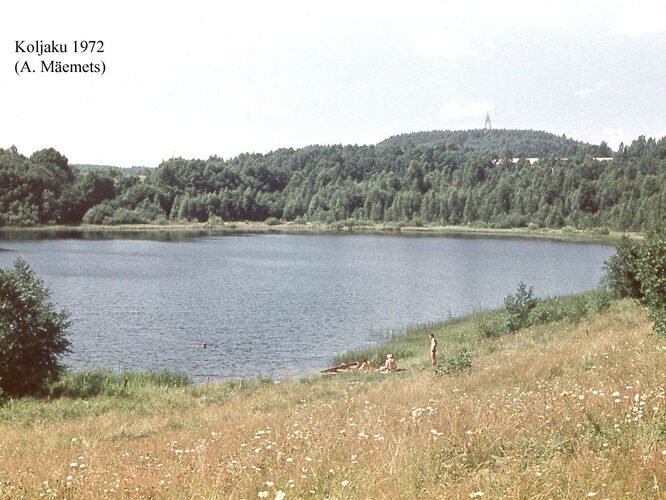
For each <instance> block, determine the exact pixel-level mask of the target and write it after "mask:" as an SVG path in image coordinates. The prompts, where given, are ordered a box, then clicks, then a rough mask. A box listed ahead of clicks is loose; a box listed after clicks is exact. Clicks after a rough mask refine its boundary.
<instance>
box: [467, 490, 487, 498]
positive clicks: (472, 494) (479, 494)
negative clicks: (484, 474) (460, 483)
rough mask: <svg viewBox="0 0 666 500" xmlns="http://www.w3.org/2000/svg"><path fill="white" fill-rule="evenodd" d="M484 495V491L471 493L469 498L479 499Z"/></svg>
mask: <svg viewBox="0 0 666 500" xmlns="http://www.w3.org/2000/svg"><path fill="white" fill-rule="evenodd" d="M483 495H485V493H484V492H483V491H476V492H474V493H470V494H469V497H470V498H478V497H482V496H483Z"/></svg>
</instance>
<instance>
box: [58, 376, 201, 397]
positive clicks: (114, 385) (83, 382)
mask: <svg viewBox="0 0 666 500" xmlns="http://www.w3.org/2000/svg"><path fill="white" fill-rule="evenodd" d="M191 383H192V381H191V379H190V378H189V377H188V376H187V375H185V374H183V373H174V372H169V371H167V370H164V371H161V372H154V371H151V372H148V373H122V374H116V373H113V372H111V371H108V370H96V371H92V372H77V373H65V374H63V375H62V376H60V377H59V378H58V379H57V380H55V381H53V382H52V383H50V384H49V386H48V394H49V396H51V397H68V398H91V397H94V396H99V395H105V396H115V395H121V394H125V393H127V392H128V391H132V390H133V389H135V388H136V387H161V388H166V387H167V386H168V387H183V386H186V385H190V384H191Z"/></svg>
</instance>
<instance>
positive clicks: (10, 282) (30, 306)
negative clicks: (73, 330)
mask: <svg viewBox="0 0 666 500" xmlns="http://www.w3.org/2000/svg"><path fill="white" fill-rule="evenodd" d="M49 296H50V292H49V290H48V288H46V286H45V285H44V282H43V281H42V280H41V279H40V278H39V277H38V276H37V275H36V274H35V273H34V272H33V271H32V270H31V269H30V267H29V266H28V264H26V262H25V260H23V258H22V257H19V258H17V259H16V260H15V261H14V266H13V267H10V268H7V269H3V270H0V388H2V390H3V391H4V392H5V393H7V394H10V395H13V396H21V395H25V394H33V393H37V392H39V391H41V390H42V389H44V387H45V385H46V383H47V382H48V381H49V380H53V379H55V378H56V377H57V376H58V375H59V374H60V373H61V371H62V369H63V367H62V366H61V365H60V363H59V362H58V356H59V355H61V354H63V353H64V352H66V351H67V350H68V348H69V345H70V344H69V341H68V340H67V338H66V333H67V329H68V328H69V326H70V323H69V313H68V312H67V311H66V310H62V311H61V312H56V310H55V306H54V305H53V303H51V302H49Z"/></svg>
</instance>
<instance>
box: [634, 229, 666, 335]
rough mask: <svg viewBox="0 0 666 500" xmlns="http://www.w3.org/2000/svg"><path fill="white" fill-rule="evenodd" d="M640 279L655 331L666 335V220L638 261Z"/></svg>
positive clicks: (646, 244) (652, 234)
mask: <svg viewBox="0 0 666 500" xmlns="http://www.w3.org/2000/svg"><path fill="white" fill-rule="evenodd" d="M637 278H638V281H639V282H640V284H641V293H642V294H643V302H644V303H645V304H646V305H647V306H648V309H649V311H650V319H651V320H652V321H654V326H653V332H654V333H655V335H657V336H658V337H661V338H664V337H666V220H664V221H663V222H662V223H661V227H659V228H658V229H657V230H655V231H653V232H651V233H650V234H649V235H648V238H647V240H646V242H645V245H644V247H643V249H642V252H641V257H640V259H639V261H638V273H637Z"/></svg>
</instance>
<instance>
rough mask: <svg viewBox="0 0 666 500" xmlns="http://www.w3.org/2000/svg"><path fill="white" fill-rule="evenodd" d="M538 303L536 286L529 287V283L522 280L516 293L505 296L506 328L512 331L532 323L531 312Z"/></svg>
mask: <svg viewBox="0 0 666 500" xmlns="http://www.w3.org/2000/svg"><path fill="white" fill-rule="evenodd" d="M536 304H537V299H536V298H535V297H534V288H533V287H529V288H527V285H526V284H525V283H523V282H522V281H521V282H520V283H519V284H518V288H517V289H516V293H514V294H509V295H507V296H506V297H505V298H504V309H505V315H506V317H505V321H506V328H507V329H508V330H509V331H510V332H516V331H518V330H520V329H522V328H526V327H528V326H529V325H530V312H531V311H532V309H534V307H535V306H536Z"/></svg>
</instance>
